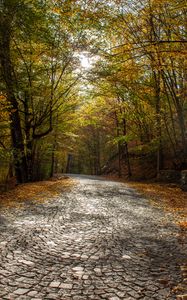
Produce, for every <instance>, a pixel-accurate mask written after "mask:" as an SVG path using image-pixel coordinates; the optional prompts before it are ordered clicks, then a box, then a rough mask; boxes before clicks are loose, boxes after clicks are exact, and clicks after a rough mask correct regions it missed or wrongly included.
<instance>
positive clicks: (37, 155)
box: [0, 0, 187, 183]
mask: <svg viewBox="0 0 187 300" xmlns="http://www.w3.org/2000/svg"><path fill="white" fill-rule="evenodd" d="M186 24H187V7H186V3H185V1H179V0H170V1H168V0H155V1H152V0H141V1H137V0H133V1H127V0H126V1H124V0H111V1H106V0H102V1H101V0H94V1H87V0H86V1H83V0H77V1H72V0H64V1H58V0H55V1H51V0H46V1H42V0H33V1H29V0H1V2H0V161H1V162H2V163H1V165H2V167H1V171H2V172H1V174H3V176H4V178H7V176H10V174H15V176H16V178H17V181H18V182H20V183H21V182H28V181H33V180H40V179H43V178H45V177H49V176H52V175H53V173H54V172H62V171H64V172H65V171H71V172H84V173H91V174H101V173H102V172H106V170H108V171H110V170H111V169H113V170H114V169H115V170H117V172H118V174H119V175H120V176H121V175H123V174H126V175H127V176H128V177H130V176H133V175H136V172H137V168H136V166H135V165H136V164H137V163H136V162H137V161H139V164H144V162H145V161H146V162H147V163H148V166H149V165H150V168H152V172H151V175H150V176H156V175H158V174H159V172H160V170H161V169H164V168H172V169H179V170H181V169H184V168H186V167H187V96H186V87H187V86H186V85H187V80H186V79H187V69H186V67H187V66H186V60H185V57H186V45H187V39H186V30H187V27H186ZM115 161H116V163H115Z"/></svg>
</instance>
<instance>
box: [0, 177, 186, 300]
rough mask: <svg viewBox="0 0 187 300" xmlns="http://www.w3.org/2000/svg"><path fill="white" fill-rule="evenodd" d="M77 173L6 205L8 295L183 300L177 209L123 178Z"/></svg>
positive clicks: (0, 264) (1, 276)
mask: <svg viewBox="0 0 187 300" xmlns="http://www.w3.org/2000/svg"><path fill="white" fill-rule="evenodd" d="M76 180H77V182H78V184H77V185H76V186H75V187H73V188H71V191H68V192H66V193H62V195H61V196H59V197H56V198H55V199H50V200H47V201H45V202H44V203H35V201H34V200H33V201H29V202H28V201H27V202H25V205H24V208H23V209H22V210H20V209H19V210H18V209H17V210H16V209H11V208H9V209H6V210H5V209H4V210H2V209H1V216H0V253H1V255H0V299H10V300H13V299H19V300H27V299H35V300H41V299H62V300H69V299H72V300H88V299H93V300H97V299H98V300H99V299H109V300H119V299H124V300H134V299H142V300H143V299H144V300H154V299H155V300H163V299H176V296H174V295H173V294H172V293H171V290H172V288H173V287H174V286H176V285H177V283H178V282H179V281H180V280H181V277H180V276H181V273H180V267H179V265H180V264H181V262H184V259H185V253H186V252H185V248H184V247H185V246H184V245H181V244H180V243H179V242H178V240H177V233H178V228H177V227H176V226H175V225H174V223H173V222H172V216H171V215H170V214H167V215H166V214H164V212H162V211H161V210H159V209H158V208H154V207H151V206H150V205H149V202H148V200H146V199H144V198H142V197H141V196H140V195H139V194H138V193H136V192H135V191H134V190H133V189H131V188H129V187H128V186H126V185H124V184H122V183H117V182H112V181H105V180H99V179H97V178H94V177H84V176H82V177H77V179H76Z"/></svg>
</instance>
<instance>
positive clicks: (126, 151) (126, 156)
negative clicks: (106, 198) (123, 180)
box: [123, 119, 132, 177]
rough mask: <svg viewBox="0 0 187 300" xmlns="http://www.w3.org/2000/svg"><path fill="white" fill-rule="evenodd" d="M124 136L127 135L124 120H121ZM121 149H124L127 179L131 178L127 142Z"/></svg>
mask: <svg viewBox="0 0 187 300" xmlns="http://www.w3.org/2000/svg"><path fill="white" fill-rule="evenodd" d="M126 134H127V127H126V120H125V119H123V135H124V136H126ZM123 147H124V154H125V159H126V164H127V171H128V177H131V176H132V171H131V164H130V158H129V150H128V144H127V142H124V144H123Z"/></svg>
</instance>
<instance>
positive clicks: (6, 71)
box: [0, 18, 28, 183]
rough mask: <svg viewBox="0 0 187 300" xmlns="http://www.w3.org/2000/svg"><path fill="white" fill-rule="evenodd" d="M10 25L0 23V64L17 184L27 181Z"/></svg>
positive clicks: (6, 22)
mask: <svg viewBox="0 0 187 300" xmlns="http://www.w3.org/2000/svg"><path fill="white" fill-rule="evenodd" d="M10 35H11V30H10V24H9V23H8V20H7V18H6V21H5V22H3V21H2V20H1V21H0V62H1V67H2V75H3V80H4V83H5V87H6V94H7V100H8V102H9V103H10V104H11V112H10V121H11V125H10V126H11V137H12V146H13V158H14V168H15V174H16V178H17V181H18V182H19V183H22V182H27V181H28V174H27V162H26V156H25V151H24V141H23V135H22V129H21V120H20V116H19V111H18V102H17V99H16V97H15V93H14V78H13V76H12V69H13V68H12V62H11V58H10Z"/></svg>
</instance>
